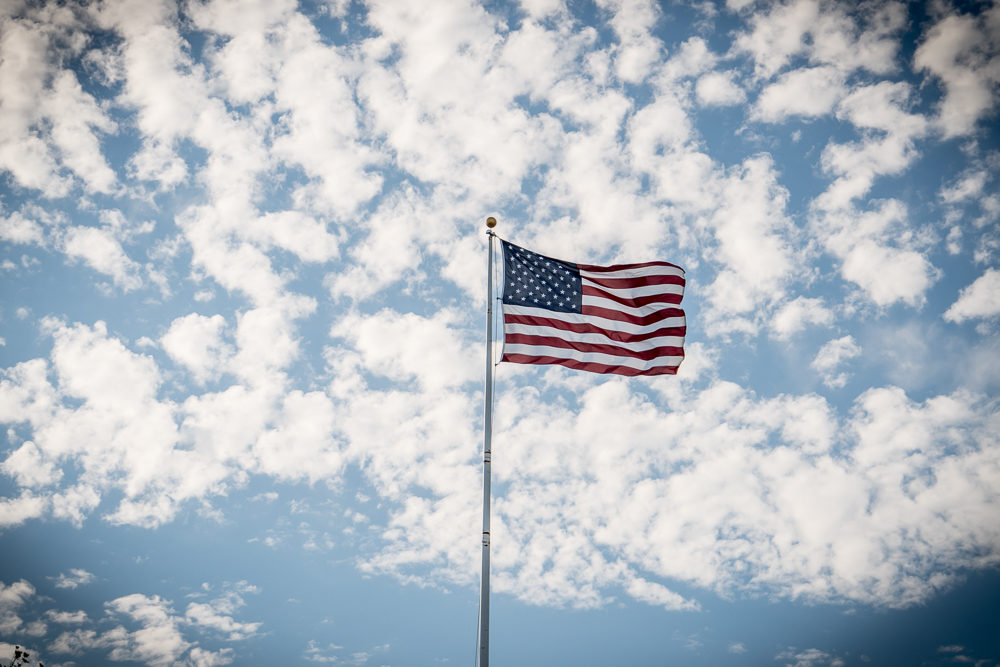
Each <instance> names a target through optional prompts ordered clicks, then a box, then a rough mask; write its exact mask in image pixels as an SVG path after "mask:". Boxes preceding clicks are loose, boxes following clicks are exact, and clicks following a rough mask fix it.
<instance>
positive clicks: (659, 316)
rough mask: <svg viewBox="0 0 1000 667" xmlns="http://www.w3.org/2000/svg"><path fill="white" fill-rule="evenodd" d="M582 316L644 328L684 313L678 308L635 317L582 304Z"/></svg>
mask: <svg viewBox="0 0 1000 667" xmlns="http://www.w3.org/2000/svg"><path fill="white" fill-rule="evenodd" d="M581 310H582V313H581V314H582V315H592V316H595V317H603V318H604V319H606V320H617V321H619V322H630V323H631V324H638V325H640V326H645V325H647V324H656V323H657V322H662V321H663V320H665V319H667V318H670V317H683V316H684V311H683V310H681V309H680V308H664V309H663V310H658V311H656V312H655V313H650V314H649V315H643V316H642V317H639V316H637V315H629V314H627V313H623V312H621V311H620V310H611V309H610V308H601V307H600V306H589V305H587V304H583V308H582V309H581Z"/></svg>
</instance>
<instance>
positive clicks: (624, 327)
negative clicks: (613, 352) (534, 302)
mask: <svg viewBox="0 0 1000 667" xmlns="http://www.w3.org/2000/svg"><path fill="white" fill-rule="evenodd" d="M503 314H504V315H524V316H526V317H547V318H549V319H550V320H560V321H562V322H571V323H574V324H591V325H593V326H595V327H600V328H601V329H607V330H608V331H621V332H622V333H630V334H643V333H649V332H651V331H658V330H659V329H664V328H666V327H683V326H685V319H684V316H683V315H681V316H680V317H668V318H666V319H664V320H660V321H659V322H654V323H653V324H633V323H631V322H621V321H619V320H608V319H605V318H603V317H597V316H596V315H579V314H577V313H557V312H555V311H552V310H547V309H545V308H531V307H529V306H513V305H511V304H508V303H505V304H503Z"/></svg>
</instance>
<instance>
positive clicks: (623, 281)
mask: <svg viewBox="0 0 1000 667" xmlns="http://www.w3.org/2000/svg"><path fill="white" fill-rule="evenodd" d="M583 279H584V280H589V281H591V282H594V283H597V284H598V285H601V286H602V287H610V288H612V289H630V288H632V287H645V286H646V285H684V284H685V281H684V276H641V277H639V278H604V277H602V276H584V277H583Z"/></svg>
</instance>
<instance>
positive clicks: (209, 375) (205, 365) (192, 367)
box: [160, 313, 232, 384]
mask: <svg viewBox="0 0 1000 667" xmlns="http://www.w3.org/2000/svg"><path fill="white" fill-rule="evenodd" d="M225 326H226V321H225V319H224V318H223V317H222V316H221V315H212V316H211V317H207V316H205V315H199V314H198V313H191V314H189V315H184V316H182V317H178V318H177V319H175V320H174V321H173V322H171V323H170V328H169V329H168V330H167V333H165V334H164V335H163V337H162V338H161V339H160V343H161V344H162V345H163V349H164V350H165V351H166V352H167V354H169V355H170V357H171V358H172V359H173V360H174V361H176V362H178V363H180V364H182V365H183V366H185V367H186V368H187V369H188V370H189V371H190V372H191V374H192V375H193V376H194V378H195V380H196V381H198V382H199V383H201V384H204V383H205V382H206V381H208V380H210V379H214V378H216V377H218V375H217V374H218V372H219V371H220V370H222V369H224V368H225V366H226V363H227V362H228V358H229V357H230V356H231V355H232V349H231V347H230V346H229V345H227V344H226V343H225V342H224V340H223V337H222V336H223V330H224V329H225Z"/></svg>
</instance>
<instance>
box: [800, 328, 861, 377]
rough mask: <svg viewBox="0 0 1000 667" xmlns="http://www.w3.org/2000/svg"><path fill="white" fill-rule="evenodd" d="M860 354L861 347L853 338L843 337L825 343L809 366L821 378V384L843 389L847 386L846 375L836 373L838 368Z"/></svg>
mask: <svg viewBox="0 0 1000 667" xmlns="http://www.w3.org/2000/svg"><path fill="white" fill-rule="evenodd" d="M860 354H861V347H860V346H859V345H858V344H857V342H856V341H855V340H854V337H853V336H843V337H842V338H836V339H834V340H831V341H827V342H826V343H825V344H824V345H823V347H821V348H820V350H819V352H817V353H816V357H815V358H814V359H813V360H812V363H811V364H809V366H810V367H811V368H813V369H814V370H816V371H818V372H819V373H820V375H822V376H823V384H825V385H826V386H828V387H834V388H836V387H843V386H844V385H845V384H847V378H848V375H847V373H838V372H837V371H838V370H839V368H840V366H841V365H842V364H843V363H844V362H845V361H847V360H850V359H853V358H855V357H857V356H858V355H860Z"/></svg>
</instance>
